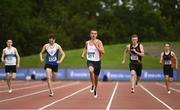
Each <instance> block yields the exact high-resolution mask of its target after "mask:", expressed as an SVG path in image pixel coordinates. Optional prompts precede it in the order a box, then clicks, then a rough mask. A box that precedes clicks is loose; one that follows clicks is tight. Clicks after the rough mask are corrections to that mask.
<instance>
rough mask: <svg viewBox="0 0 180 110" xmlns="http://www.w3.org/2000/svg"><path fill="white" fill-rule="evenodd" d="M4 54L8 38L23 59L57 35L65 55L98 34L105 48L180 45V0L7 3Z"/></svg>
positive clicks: (0, 33)
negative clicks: (132, 41)
mask: <svg viewBox="0 0 180 110" xmlns="http://www.w3.org/2000/svg"><path fill="white" fill-rule="evenodd" d="M0 22H1V23H0V44H1V46H0V48H1V49H2V48H4V47H5V41H6V40H7V39H8V38H11V39H13V41H14V45H15V46H16V47H17V48H18V50H19V52H20V54H21V55H23V56H24V55H31V54H35V53H38V52H39V51H40V49H41V47H42V45H43V44H44V43H46V42H47V40H48V39H47V38H48V35H49V34H50V33H55V35H56V38H57V42H58V43H60V45H62V47H63V48H64V49H73V48H80V47H83V45H84V41H85V40H88V39H89V31H90V29H92V28H96V29H97V30H98V32H99V38H100V39H101V40H102V41H103V42H104V43H105V44H114V43H119V42H127V41H129V36H130V35H131V34H132V33H137V34H138V35H139V36H140V39H141V40H143V41H159V40H161V41H162V40H169V41H172V40H180V0H1V4H0Z"/></svg>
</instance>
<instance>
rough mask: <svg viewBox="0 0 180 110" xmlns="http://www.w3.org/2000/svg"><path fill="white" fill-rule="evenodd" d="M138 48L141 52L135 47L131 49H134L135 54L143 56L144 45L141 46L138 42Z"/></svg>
mask: <svg viewBox="0 0 180 110" xmlns="http://www.w3.org/2000/svg"><path fill="white" fill-rule="evenodd" d="M140 50H141V52H137V51H136V50H135V49H133V51H134V52H135V53H136V54H137V55H139V56H141V57H143V56H144V47H143V45H141V44H140Z"/></svg>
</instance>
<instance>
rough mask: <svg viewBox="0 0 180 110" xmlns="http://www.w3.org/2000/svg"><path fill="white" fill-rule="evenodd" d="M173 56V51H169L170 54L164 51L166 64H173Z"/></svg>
mask: <svg viewBox="0 0 180 110" xmlns="http://www.w3.org/2000/svg"><path fill="white" fill-rule="evenodd" d="M171 58H172V56H171V52H169V54H167V55H166V54H165V52H164V54H163V60H164V65H171V64H172V61H171Z"/></svg>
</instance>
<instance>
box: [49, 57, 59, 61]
mask: <svg viewBox="0 0 180 110" xmlns="http://www.w3.org/2000/svg"><path fill="white" fill-rule="evenodd" d="M54 61H57V58H56V57H54V56H50V57H49V62H54Z"/></svg>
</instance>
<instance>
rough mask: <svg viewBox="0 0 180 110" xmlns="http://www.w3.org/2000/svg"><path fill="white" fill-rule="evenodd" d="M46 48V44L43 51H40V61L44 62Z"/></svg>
mask: <svg viewBox="0 0 180 110" xmlns="http://www.w3.org/2000/svg"><path fill="white" fill-rule="evenodd" d="M45 50H46V45H44V46H43V48H42V50H41V52H40V54H39V57H40V61H41V62H44V59H43V53H44V52H45Z"/></svg>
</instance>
